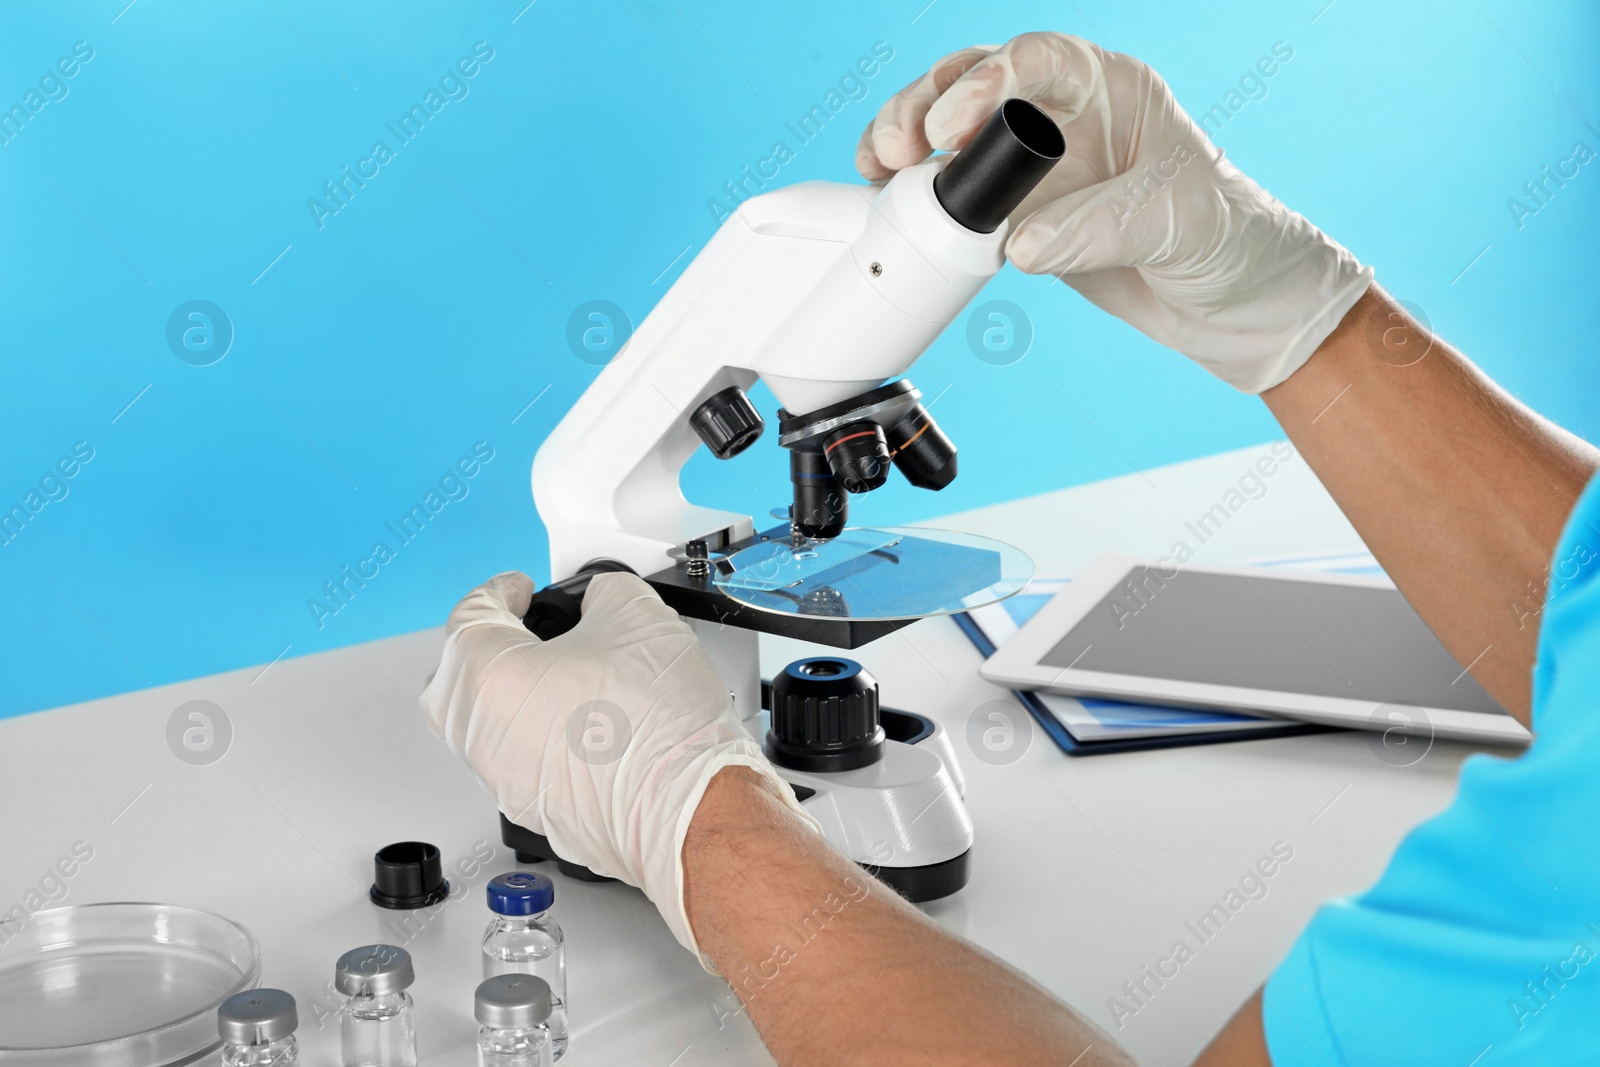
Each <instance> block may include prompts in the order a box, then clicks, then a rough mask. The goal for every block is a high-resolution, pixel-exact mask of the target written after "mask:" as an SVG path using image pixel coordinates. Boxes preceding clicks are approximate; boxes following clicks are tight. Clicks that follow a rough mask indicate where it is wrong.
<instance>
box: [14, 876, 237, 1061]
mask: <svg viewBox="0 0 1600 1067" xmlns="http://www.w3.org/2000/svg"><path fill="white" fill-rule="evenodd" d="M260 976H261V950H260V946H259V945H258V944H257V942H256V939H255V936H254V935H252V934H251V933H250V931H249V930H246V929H245V928H244V927H243V926H240V925H239V924H238V923H236V922H233V921H231V920H229V919H225V918H223V917H222V916H220V915H213V914H212V913H210V912H206V911H197V910H195V909H193V908H183V907H178V906H176V905H172V904H138V903H118V904H83V905H77V906H73V907H65V908H51V909H49V910H47V911H41V912H38V913H37V914H35V915H33V916H32V917H30V918H28V919H26V920H16V919H8V920H6V921H4V922H0V1004H3V1005H4V1006H5V1009H4V1010H3V1011H0V1065H4V1067H13V1065H27V1067H46V1065H48V1067H55V1065H57V1064H74V1065H76V1067H100V1065H102V1064H105V1065H116V1067H176V1065H178V1064H188V1063H194V1062H196V1061H197V1060H199V1059H201V1058H203V1057H205V1056H207V1055H209V1054H211V1053H213V1052H215V1051H216V1049H217V1048H219V1047H220V1046H221V1044H222V1042H221V1039H220V1038H219V1037H218V1036H217V1007H218V1006H219V1005H220V1004H221V1003H222V1002H223V1001H224V1000H226V999H227V998H228V997H230V996H232V995H233V994H234V993H237V992H240V991H241V990H245V989H251V988H254V987H255V985H256V984H257V982H258V981H259V980H260Z"/></svg>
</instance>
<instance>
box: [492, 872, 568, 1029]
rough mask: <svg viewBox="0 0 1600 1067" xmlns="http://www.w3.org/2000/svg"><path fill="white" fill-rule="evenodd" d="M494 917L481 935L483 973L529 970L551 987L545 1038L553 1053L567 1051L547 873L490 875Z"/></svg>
mask: <svg viewBox="0 0 1600 1067" xmlns="http://www.w3.org/2000/svg"><path fill="white" fill-rule="evenodd" d="M488 894H489V910H490V911H492V912H494V914H495V918H494V921H493V922H491V923H490V924H489V928H488V929H487V930H485V931H484V933H483V976H484V977H485V978H493V977H495V976H497V975H502V974H531V975H534V976H536V977H538V978H542V979H544V980H545V982H546V983H547V984H548V985H549V986H550V1020H549V1027H550V1036H551V1038H552V1039H553V1044H554V1046H555V1055H556V1058H557V1059H560V1058H561V1057H562V1056H563V1055H565V1054H566V1051H567V961H566V950H565V945H564V942H563V940H562V936H561V927H560V926H558V925H556V921H555V920H554V919H552V918H551V917H550V914H549V913H550V906H551V905H552V904H554V903H555V900H556V887H555V883H554V882H552V881H550V879H549V877H548V876H547V875H543V874H537V873H533V874H530V873H527V872H524V871H514V872H512V873H510V874H502V875H498V876H497V877H495V878H492V879H490V881H489V886H488Z"/></svg>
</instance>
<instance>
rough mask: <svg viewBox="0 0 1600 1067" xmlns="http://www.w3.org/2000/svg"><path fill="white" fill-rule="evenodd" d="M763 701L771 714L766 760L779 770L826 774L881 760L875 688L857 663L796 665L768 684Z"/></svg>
mask: <svg viewBox="0 0 1600 1067" xmlns="http://www.w3.org/2000/svg"><path fill="white" fill-rule="evenodd" d="M767 699H768V703H769V705H770V706H771V710H772V729H771V730H769V731H767V746H766V748H767V756H768V757H769V758H770V759H771V760H772V762H774V763H776V764H777V765H778V766H780V767H788V768H789V769H790V770H796V771H809V772H812V773H819V772H820V773H826V772H828V771H848V770H854V769H855V768H857V767H866V766H869V765H870V764H873V763H876V762H878V761H879V760H880V759H882V758H883V743H884V733H883V727H882V726H881V725H880V724H879V722H878V682H877V679H875V678H873V677H872V675H871V674H868V673H867V671H866V669H865V668H864V667H862V666H861V664H859V663H857V662H856V661H855V660H850V659H844V658H842V657H839V656H813V657H811V658H809V659H801V660H795V661H794V662H793V663H791V664H789V665H788V666H787V667H785V668H784V669H783V670H782V672H780V673H779V674H778V676H777V677H776V678H774V679H772V685H771V686H770V687H769V688H768V691H767Z"/></svg>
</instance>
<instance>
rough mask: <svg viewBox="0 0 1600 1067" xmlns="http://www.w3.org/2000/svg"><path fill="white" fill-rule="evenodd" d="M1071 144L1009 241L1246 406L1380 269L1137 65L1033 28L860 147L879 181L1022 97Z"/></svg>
mask: <svg viewBox="0 0 1600 1067" xmlns="http://www.w3.org/2000/svg"><path fill="white" fill-rule="evenodd" d="M1013 96H1020V97H1023V98H1024V99H1027V100H1031V101H1032V102H1033V103H1035V104H1036V105H1038V106H1039V107H1040V108H1042V109H1043V110H1044V111H1045V112H1046V113H1048V114H1050V115H1051V116H1052V117H1054V118H1055V119H1056V121H1057V123H1058V124H1059V125H1060V127H1061V132H1062V134H1063V135H1064V136H1065V137H1066V142H1067V151H1066V156H1065V158H1063V159H1062V161H1061V162H1060V163H1058V164H1056V166H1055V168H1054V169H1053V170H1052V171H1051V172H1050V174H1049V175H1048V176H1047V177H1046V178H1045V180H1044V181H1043V182H1041V183H1040V185H1039V187H1038V188H1037V189H1035V190H1034V191H1033V193H1032V194H1031V195H1030V196H1029V197H1028V199H1027V200H1025V201H1024V202H1023V203H1022V205H1021V206H1020V207H1019V208H1018V209H1017V211H1016V212H1015V214H1014V216H1013V217H1014V218H1019V219H1021V220H1022V221H1021V223H1020V224H1019V225H1017V227H1016V229H1015V231H1014V232H1013V233H1012V234H1011V237H1010V239H1009V240H1008V242H1007V245H1006V253H1007V255H1008V256H1009V257H1010V259H1011V262H1013V263H1015V264H1016V265H1017V266H1018V267H1019V268H1021V269H1022V270H1025V271H1028V272H1030V273H1034V274H1038V273H1043V272H1049V273H1051V274H1055V275H1057V276H1058V277H1060V278H1061V280H1062V281H1064V282H1066V283H1067V284H1068V285H1070V286H1072V287H1073V288H1074V289H1076V290H1078V292H1080V293H1082V294H1083V295H1084V296H1085V297H1087V298H1088V299H1089V300H1090V301H1092V302H1094V303H1095V304H1097V305H1099V306H1100V307H1101V308H1103V309H1105V310H1106V311H1109V312H1111V313H1112V314H1113V315H1116V316H1118V317H1119V318H1122V319H1124V320H1125V321H1127V322H1128V323H1129V324H1130V325H1132V326H1134V327H1135V328H1136V329H1138V330H1140V331H1141V332H1143V333H1145V334H1147V335H1148V336H1150V337H1152V338H1154V339H1155V340H1157V341H1159V342H1161V343H1162V344H1164V345H1166V346H1167V347H1169V348H1173V349H1176V350H1177V351H1179V352H1182V353H1183V354H1184V355H1186V356H1189V357H1190V358H1191V359H1193V360H1195V361H1196V362H1198V363H1199V364H1200V365H1201V366H1203V367H1205V368H1206V369H1207V370H1208V371H1210V372H1211V373H1212V374H1215V375H1216V376H1217V377H1219V378H1221V379H1223V380H1224V381H1226V382H1229V383H1230V384H1232V385H1233V386H1235V387H1236V388H1238V389H1241V390H1243V391H1245V392H1247V393H1259V392H1261V391H1262V390H1264V389H1269V388H1271V387H1272V386H1274V385H1277V384H1278V383H1279V382H1281V381H1283V380H1284V379H1285V378H1287V377H1288V376H1289V375H1291V374H1293V373H1294V372H1295V371H1296V370H1298V369H1299V368H1300V366H1301V365H1302V364H1303V363H1305V361H1306V360H1307V359H1309V358H1311V354H1312V352H1314V351H1315V350H1316V348H1317V346H1318V345H1319V344H1321V343H1322V341H1323V340H1324V339H1325V338H1326V337H1327V336H1328V334H1330V333H1332V332H1333V329H1334V327H1335V326H1337V325H1338V324H1339V320H1340V319H1342V318H1344V315H1345V312H1347V311H1349V310H1350V308H1351V307H1352V306H1353V305H1354V304H1355V302H1356V301H1357V300H1358V299H1359V298H1360V297H1361V294H1362V293H1364V292H1366V290H1367V287H1368V286H1369V285H1370V284H1371V282H1372V271H1371V269H1370V268H1368V267H1363V266H1362V265H1361V264H1360V263H1358V262H1356V259H1355V257H1354V256H1352V255H1351V254H1350V253H1349V252H1348V251H1346V250H1345V249H1344V248H1342V247H1341V246H1339V245H1338V244H1337V243H1335V242H1334V241H1332V240H1330V239H1329V238H1328V237H1327V236H1325V235H1324V234H1323V233H1322V232H1321V231H1320V230H1318V229H1317V228H1316V227H1315V226H1313V225H1311V223H1309V222H1307V221H1306V220H1305V219H1304V218H1303V217H1301V216H1300V215H1298V214H1296V213H1295V212H1293V211H1290V210H1289V209H1288V208H1286V207H1284V206H1283V204H1281V203H1279V202H1278V201H1277V200H1276V199H1274V198H1273V197H1272V195H1271V194H1269V193H1268V192H1267V191H1266V190H1264V189H1262V188H1261V187H1260V186H1259V185H1257V184H1256V183H1255V182H1253V181H1251V180H1250V179H1249V178H1247V177H1246V176H1245V175H1244V174H1242V173H1241V172H1240V171H1239V170H1238V169H1237V168H1236V167H1234V166H1233V164H1232V163H1230V162H1229V161H1228V160H1227V159H1225V158H1224V157H1223V154H1222V152H1221V150H1220V149H1218V148H1217V147H1216V146H1214V145H1213V144H1212V143H1211V142H1210V140H1209V139H1208V138H1207V137H1206V135H1205V132H1204V131H1203V130H1201V129H1200V127H1198V126H1196V125H1195V123H1194V121H1193V120H1192V119H1190V118H1189V116H1188V115H1187V114H1186V113H1185V112H1184V110H1183V109H1182V108H1181V107H1179V106H1178V102H1177V101H1176V100H1175V99H1173V96H1172V92H1171V91H1170V90H1169V89H1168V88H1167V85H1166V83H1165V82H1163V81H1162V80H1161V77H1160V76H1159V75H1157V74H1156V73H1155V72H1154V71H1153V70H1151V69H1150V68H1149V67H1147V66H1145V65H1144V64H1143V63H1141V62H1139V61H1138V60H1136V59H1133V58H1131V57H1129V56H1125V55H1121V54H1119V53H1116V52H1107V51H1105V50H1104V49H1101V48H1099V47H1097V46H1095V45H1093V44H1090V43H1089V42H1088V41H1085V40H1082V39H1080V38H1077V37H1069V36H1067V35H1066V34H1061V33H1028V34H1023V35H1022V36H1020V37H1015V38H1013V39H1012V40H1011V41H1010V42H1008V43H1007V44H1005V45H1004V46H1002V47H1000V48H998V49H996V48H994V47H992V46H985V47H980V48H968V49H964V50H962V51H960V52H955V53H952V54H951V55H949V56H946V57H945V58H944V59H941V60H940V61H939V62H938V63H935V64H934V66H933V68H932V70H930V71H929V72H928V73H927V74H926V75H924V76H923V77H922V78H920V79H918V80H917V81H916V82H914V83H912V84H911V85H910V86H908V87H907V88H905V89H904V90H902V91H901V92H900V93H899V94H898V95H896V96H895V97H894V98H893V99H891V100H889V101H888V102H887V103H886V104H884V106H883V108H882V110H881V111H879V113H878V115H877V117H876V118H875V119H874V120H873V121H872V124H871V125H870V126H868V128H867V131H866V133H865V134H864V135H863V136H862V138H861V145H860V147H859V148H858V149H857V150H856V165H857V167H858V168H859V169H860V170H861V173H862V174H863V175H864V176H865V177H867V178H868V179H870V180H873V181H879V180H882V179H884V178H887V177H889V176H890V175H891V174H892V173H893V172H894V171H896V170H899V169H901V168H903V167H909V166H911V165H912V164H914V163H918V162H920V161H921V160H923V159H924V158H926V157H927V155H928V154H929V153H930V152H931V151H933V150H934V149H940V150H947V151H954V150H957V149H959V148H961V147H962V146H963V145H965V144H966V143H967V141H968V139H970V138H971V136H972V135H973V134H974V133H975V132H977V130H978V128H979V127H980V126H982V125H983V123H984V122H985V121H986V120H987V119H988V118H989V116H990V115H991V114H993V113H994V110H995V108H997V107H999V106H1000V104H1001V103H1002V102H1003V101H1005V100H1006V99H1007V98H1009V97H1013Z"/></svg>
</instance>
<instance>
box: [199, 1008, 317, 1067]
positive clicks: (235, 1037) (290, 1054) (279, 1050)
mask: <svg viewBox="0 0 1600 1067" xmlns="http://www.w3.org/2000/svg"><path fill="white" fill-rule="evenodd" d="M299 1024H300V1018H299V1015H298V1014H297V1013H296V1012H295V1006H294V997H292V996H290V995H289V994H288V993H285V992H284V991H283V990H281V989H247V990H245V991H244V992H243V993H235V994H234V995H233V996H231V997H229V998H228V999H227V1000H224V1001H223V1002H222V1006H221V1007H219V1008H218V1009H217V1033H218V1034H220V1035H221V1036H222V1067H282V1065H283V1064H287V1063H294V1062H295V1057H296V1051H297V1050H296V1048H295V1041H294V1031H295V1027H296V1026H298V1025H299Z"/></svg>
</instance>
